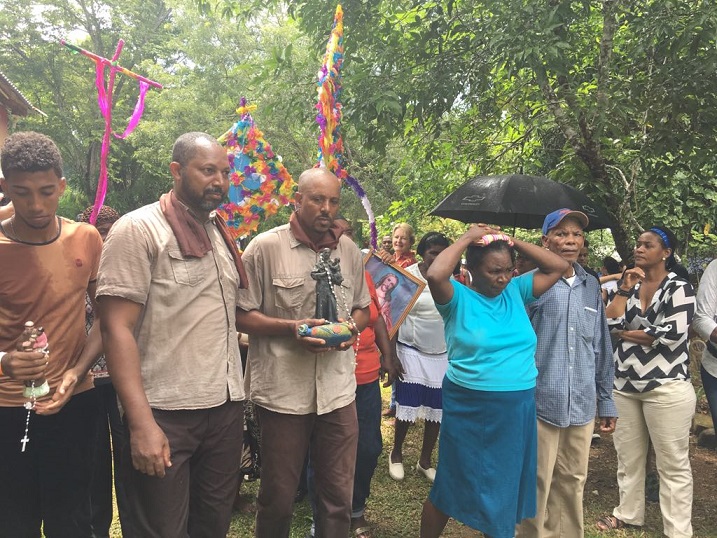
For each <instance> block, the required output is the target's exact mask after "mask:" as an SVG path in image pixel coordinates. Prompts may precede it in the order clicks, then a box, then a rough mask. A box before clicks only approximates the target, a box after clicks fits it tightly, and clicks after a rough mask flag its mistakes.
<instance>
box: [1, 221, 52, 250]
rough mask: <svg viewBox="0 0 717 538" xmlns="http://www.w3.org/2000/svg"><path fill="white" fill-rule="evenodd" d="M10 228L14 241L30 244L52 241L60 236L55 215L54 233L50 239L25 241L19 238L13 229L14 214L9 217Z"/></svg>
mask: <svg viewBox="0 0 717 538" xmlns="http://www.w3.org/2000/svg"><path fill="white" fill-rule="evenodd" d="M10 229H11V230H12V237H13V239H14V240H15V241H18V242H20V243H29V244H31V245H43V244H45V243H51V242H52V241H54V240H55V239H57V238H58V237H60V231H61V230H60V224H59V221H58V219H57V217H55V229H56V231H55V235H54V236H53V238H52V239H50V240H49V241H25V240H24V239H22V238H20V236H19V235H18V234H17V232H16V231H15V215H13V216H12V218H11V219H10Z"/></svg>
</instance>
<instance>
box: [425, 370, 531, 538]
mask: <svg viewBox="0 0 717 538" xmlns="http://www.w3.org/2000/svg"><path fill="white" fill-rule="evenodd" d="M537 439H538V431H537V419H536V415H535V389H529V390H521V391H510V392H497V391H496V392H488V391H478V390H471V389H466V388H464V387H461V386H459V385H456V384H455V383H453V382H452V381H450V380H448V378H444V379H443V422H442V423H441V434H440V441H439V448H438V467H437V472H436V481H435V483H434V484H433V488H432V489H431V493H430V494H429V497H428V498H429V500H430V501H431V502H432V503H433V505H434V506H435V507H436V508H438V509H439V510H440V511H441V512H443V513H445V514H447V515H448V516H450V517H452V518H454V519H456V520H458V521H460V522H461V523H463V524H465V525H468V526H469V527H472V528H474V529H476V530H479V531H481V532H484V533H486V534H488V535H489V536H491V537H492V538H513V536H515V525H516V524H517V523H519V522H520V521H522V520H523V519H526V518H531V517H535V506H536V500H535V496H536V491H537V483H536V465H537V452H538V447H537Z"/></svg>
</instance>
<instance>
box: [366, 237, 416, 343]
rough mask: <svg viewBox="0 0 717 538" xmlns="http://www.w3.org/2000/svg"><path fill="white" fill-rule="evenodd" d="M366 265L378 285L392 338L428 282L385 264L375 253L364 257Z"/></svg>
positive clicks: (377, 289) (379, 299)
mask: <svg viewBox="0 0 717 538" xmlns="http://www.w3.org/2000/svg"><path fill="white" fill-rule="evenodd" d="M364 265H365V267H366V271H368V273H369V274H370V275H371V278H372V279H373V283H374V285H375V286H376V294H377V295H378V303H379V305H380V306H381V310H380V312H381V315H382V316H383V319H384V321H385V322H386V327H387V328H388V335H389V336H390V337H391V338H393V335H394V334H396V331H398V328H399V327H400V326H401V323H403V320H404V319H406V316H407V315H408V312H409V311H410V310H411V308H412V307H413V304H414V303H415V302H416V301H417V300H418V297H419V296H420V295H421V292H422V291H423V288H425V287H426V283H425V282H423V281H422V280H419V279H418V278H416V277H415V276H413V275H412V274H411V273H408V272H406V271H405V270H403V269H401V268H400V267H398V266H397V265H387V264H385V263H383V261H381V258H380V257H379V256H378V255H376V253H375V252H374V251H373V250H372V251H371V252H369V253H368V254H367V255H366V257H365V258H364Z"/></svg>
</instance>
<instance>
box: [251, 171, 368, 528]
mask: <svg viewBox="0 0 717 538" xmlns="http://www.w3.org/2000/svg"><path fill="white" fill-rule="evenodd" d="M339 195H340V182H339V179H338V178H337V177H336V176H335V175H334V174H332V173H331V172H329V171H328V170H327V169H325V168H312V169H309V170H306V171H305V172H304V173H302V174H301V177H300V178H299V187H298V191H297V193H296V212H295V213H294V214H293V215H292V216H291V219H290V220H289V223H288V224H285V225H283V226H279V227H277V228H274V229H272V230H270V231H268V232H265V233H263V234H260V235H259V236H257V237H256V238H255V239H253V240H252V241H251V242H250V243H249V246H248V247H247V249H246V251H245V252H244V255H243V258H242V259H243V261H244V264H245V267H246V270H247V275H248V279H249V286H248V288H247V289H245V290H240V291H239V298H238V301H237V304H238V306H239V310H238V311H237V326H238V329H239V330H240V331H242V332H246V333H248V334H249V358H248V365H247V373H246V380H247V385H248V387H249V397H250V399H251V400H252V401H253V402H254V403H255V404H256V406H257V410H258V414H259V423H260V425H261V437H262V445H261V458H262V475H261V485H260V489H259V495H258V499H257V515H256V531H255V533H256V534H255V535H256V536H257V537H260V538H284V537H288V536H289V530H290V527H291V516H292V512H293V500H294V495H295V493H296V488H297V485H298V483H299V477H300V475H301V469H302V466H303V464H304V458H305V456H306V452H307V450H308V449H309V448H310V449H311V461H312V464H313V467H314V473H315V485H316V497H317V499H316V500H317V514H316V536H317V537H335V536H347V535H348V533H349V529H350V525H351V497H352V494H353V475H354V467H355V460H356V444H357V438H358V422H357V419H356V407H355V402H354V400H355V392H356V378H355V375H354V369H355V362H356V361H355V356H354V350H353V348H352V345H353V343H354V342H355V341H356V339H357V338H360V334H359V332H360V331H361V330H363V329H364V328H365V326H366V324H367V323H368V305H369V303H370V297H369V293H368V288H367V285H366V281H365V279H364V266H363V261H362V256H361V252H360V251H359V249H358V247H356V245H355V244H354V243H353V242H352V241H351V239H349V238H348V237H344V236H342V233H343V227H342V226H341V225H339V224H338V223H335V222H334V219H335V218H336V215H337V213H338V209H339ZM334 312H335V313H336V318H337V319H328V318H329V317H330V316H332V315H333V313H334ZM342 321H343V322H345V323H347V324H348V330H347V325H346V324H341V323H339V322H342ZM327 322H333V323H335V324H334V325H327ZM302 325H305V326H307V327H302V332H301V333H300V332H299V328H300V327H301V326H302ZM307 329H308V332H306V331H307ZM326 330H328V331H329V333H334V334H338V333H345V336H342V337H340V338H338V340H342V339H343V340H344V341H343V342H340V343H339V342H335V341H333V339H331V340H327V339H325V338H321V337H319V336H317V335H318V334H321V332H322V331H326ZM300 334H307V336H301V335H300ZM327 338H328V337H327Z"/></svg>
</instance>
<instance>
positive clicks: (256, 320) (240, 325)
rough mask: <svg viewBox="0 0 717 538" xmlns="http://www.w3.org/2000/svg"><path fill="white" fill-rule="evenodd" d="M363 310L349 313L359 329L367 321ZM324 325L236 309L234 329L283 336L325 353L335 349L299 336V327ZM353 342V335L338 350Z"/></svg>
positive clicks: (314, 320) (319, 339) (318, 320)
mask: <svg viewBox="0 0 717 538" xmlns="http://www.w3.org/2000/svg"><path fill="white" fill-rule="evenodd" d="M363 310H368V309H356V310H354V311H353V312H352V313H351V317H353V318H354V321H355V322H356V326H357V327H359V328H360V327H365V326H366V321H367V319H368V315H366V317H365V318H364V317H363ZM357 316H358V319H357ZM324 323H326V320H325V319H316V318H307V319H300V320H294V319H283V318H274V317H271V316H267V315H266V314H264V313H262V312H259V311H258V310H249V311H246V310H242V309H241V308H237V311H236V328H237V330H238V331H239V332H243V333H247V334H249V335H251V334H255V335H259V336H284V337H287V338H294V339H295V340H296V342H297V343H298V344H300V345H301V346H303V347H304V348H305V349H306V350H307V351H310V352H311V353H325V352H327V351H332V350H334V349H336V348H333V347H328V346H326V342H325V341H324V340H322V339H321V338H314V337H311V336H299V325H303V324H306V325H308V326H309V327H313V326H315V325H323V324H324ZM355 340H356V336H355V335H354V337H353V338H351V339H350V340H349V341H348V342H344V343H342V344H341V345H340V346H338V349H341V350H344V349H348V348H349V347H351V345H352V344H353V343H354V341H355Z"/></svg>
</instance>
